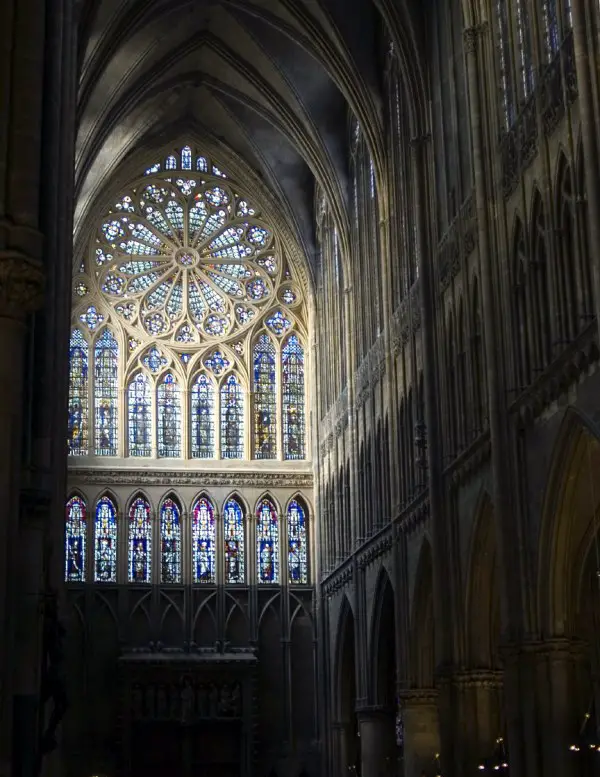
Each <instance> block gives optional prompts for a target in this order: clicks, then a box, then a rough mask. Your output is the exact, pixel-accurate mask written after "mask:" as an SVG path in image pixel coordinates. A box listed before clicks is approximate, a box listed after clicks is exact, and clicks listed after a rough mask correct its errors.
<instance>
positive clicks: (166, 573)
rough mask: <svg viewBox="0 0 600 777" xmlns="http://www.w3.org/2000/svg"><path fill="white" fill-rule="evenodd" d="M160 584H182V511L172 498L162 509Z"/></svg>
mask: <svg viewBox="0 0 600 777" xmlns="http://www.w3.org/2000/svg"><path fill="white" fill-rule="evenodd" d="M160 582H161V583H181V510H180V509H179V505H178V504H177V502H176V501H175V500H174V499H171V498H170V497H168V498H167V499H165V500H164V502H163V503H162V507H161V508H160Z"/></svg>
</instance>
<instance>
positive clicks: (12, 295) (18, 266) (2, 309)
mask: <svg viewBox="0 0 600 777" xmlns="http://www.w3.org/2000/svg"><path fill="white" fill-rule="evenodd" d="M43 301H44V271H43V269H42V264H41V262H37V261H33V260H32V259H27V258H25V257H24V256H22V255H20V254H17V253H14V252H7V253H4V252H3V253H0V315H4V316H8V317H9V318H17V319H20V318H23V317H24V316H25V315H26V314H27V313H32V312H33V311H34V310H38V309H39V308H41V306H42V304H43Z"/></svg>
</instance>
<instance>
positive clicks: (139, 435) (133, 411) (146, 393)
mask: <svg viewBox="0 0 600 777" xmlns="http://www.w3.org/2000/svg"><path fill="white" fill-rule="evenodd" d="M151 404H152V397H151V394H150V382H149V381H148V378H147V377H146V375H144V374H143V373H141V372H139V373H138V374H137V375H136V376H135V378H134V379H133V380H132V382H131V383H130V384H129V389H128V391H127V406H128V418H129V424H128V426H129V455H130V456H151V455H152V429H151Z"/></svg>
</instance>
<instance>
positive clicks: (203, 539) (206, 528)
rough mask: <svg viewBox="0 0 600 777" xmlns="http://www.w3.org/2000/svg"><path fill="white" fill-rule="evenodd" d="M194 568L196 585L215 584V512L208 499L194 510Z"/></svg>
mask: <svg viewBox="0 0 600 777" xmlns="http://www.w3.org/2000/svg"><path fill="white" fill-rule="evenodd" d="M192 567H193V578H194V583H214V582H215V571H216V570H215V511H214V508H213V506H212V504H211V502H210V501H209V500H208V499H207V498H206V497H200V499H198V500H197V501H196V503H195V504H194V507H193V509H192Z"/></svg>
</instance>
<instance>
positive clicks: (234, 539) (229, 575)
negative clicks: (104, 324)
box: [223, 499, 246, 584]
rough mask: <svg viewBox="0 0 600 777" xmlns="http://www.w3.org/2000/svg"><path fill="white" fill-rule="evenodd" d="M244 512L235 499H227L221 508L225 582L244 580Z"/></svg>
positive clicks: (240, 581) (241, 581) (232, 582)
mask: <svg viewBox="0 0 600 777" xmlns="http://www.w3.org/2000/svg"><path fill="white" fill-rule="evenodd" d="M244 528H245V527H244V513H243V511H242V508H241V507H240V505H239V503H238V502H237V500H235V499H229V500H228V501H227V502H226V503H225V507H224V508H223V535H224V541H225V582H226V583H227V584H234V583H243V582H244V580H245V574H246V572H245V544H244V534H245V532H244Z"/></svg>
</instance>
